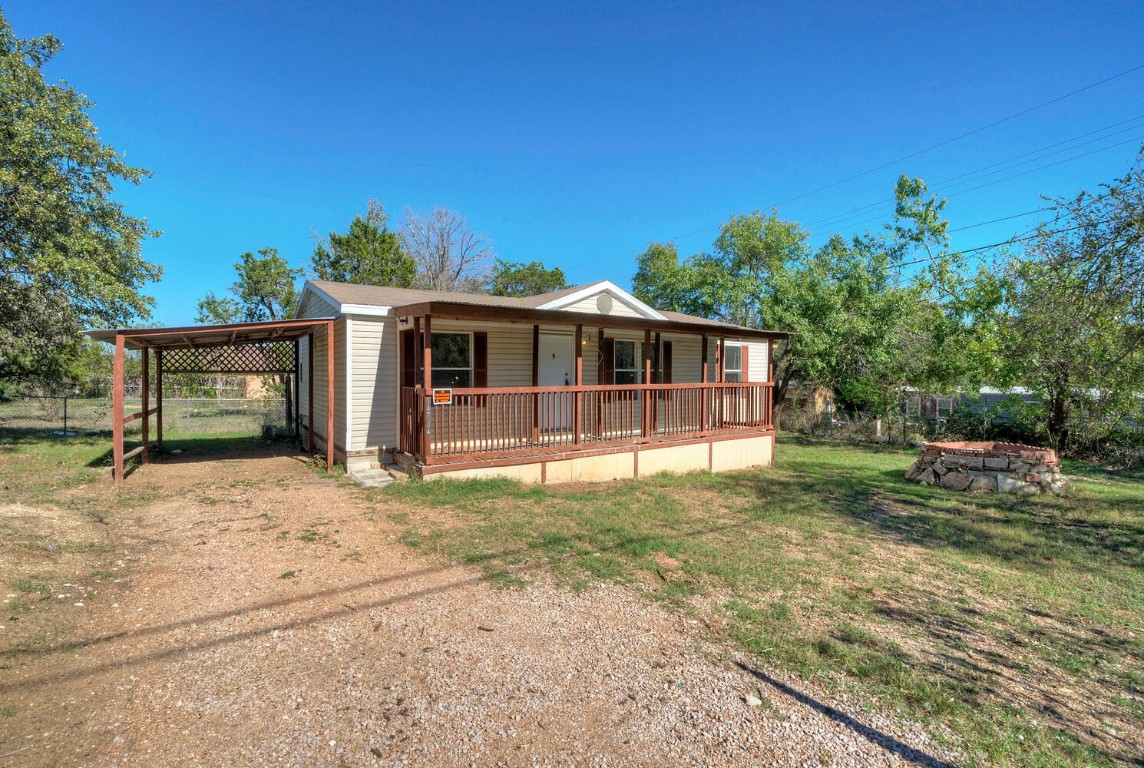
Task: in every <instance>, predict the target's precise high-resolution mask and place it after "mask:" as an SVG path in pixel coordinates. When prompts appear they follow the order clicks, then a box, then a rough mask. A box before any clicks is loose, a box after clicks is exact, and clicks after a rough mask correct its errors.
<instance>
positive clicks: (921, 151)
mask: <svg viewBox="0 0 1144 768" xmlns="http://www.w3.org/2000/svg"><path fill="white" fill-rule="evenodd" d="M1142 69H1144V64H1138V65H1136V66H1134V67H1131V68H1129V69H1126V70H1124V71H1122V72H1118V73H1116V74H1115V75H1111V76H1109V77H1106V78H1104V79H1102V80H1098V81H1096V82H1094V83H1089V84H1088V85H1085V86H1083V87H1081V88H1077V89H1076V90H1073V91H1069V92H1068V93H1065V94H1061V95H1060V96H1057V97H1055V98H1052V99H1049V100H1048V101H1044V102H1041V103H1040V104H1036V105H1034V106H1032V107H1028V108H1026V109H1023V110H1021V111H1019V112H1014V113H1013V114H1011V115H1008V116H1006V117H1003V118H1001V119H1000V120H994V121H993V122H991V123H987V124H986V125H982V126H980V127H978V128H974V129H973V130H970V131H966V132H964V133H961V134H959V135H957V136H954V137H952V138H949V139H945V140H943V141H939V142H937V143H936V144H931V145H930V146H928V147H925V148H923V149H919V150H917V151H916V152H911V153H910V154H907V155H903V156H902V157H899V158H896V159H894V160H890V161H889V162H886V163H883V164H882V165H879V166H876V167H874V168H870V169H867V170H865V171H862V172H861V173H857V174H854V175H853V176H848V177H846V178H844V179H840V180H838V181H835V182H831V183H830V184H827V185H825V186H822V187H818V188H816V189H812V190H810V191H808V192H804V193H802V194H800V195H796V196H795V197H791V198H788V199H787V200H784V201H782V202H779V203H774V204H772V205H768V206H766V207H767V208H777V207H778V206H780V205H786V204H787V203H791V202H794V201H796V200H802V199H804V198H807V197H810V196H811V195H815V194H818V193H819V192H824V191H826V190H827V189H832V188H834V187H837V186H839V185H841V184H845V183H847V182H850V181H853V180H855V179H859V178H862V177H864V176H868V175H870V174H871V173H875V172H877V171H880V170H883V169H885V168H888V167H889V166H891V165H895V164H897V163H900V162H903V161H905V160H909V159H912V158H914V157H918V156H919V155H923V154H926V153H928V152H932V151H933V150H935V149H939V148H941V147H944V146H947V145H949V144H952V143H954V142H957V141H961V140H962V139H965V138H968V137H970V136H974V135H976V134H978V133H982V132H983V131H987V130H989V129H990V128H995V127H996V126H998V125H1002V124H1004V123H1007V122H1010V121H1012V120H1016V119H1017V118H1019V117H1023V116H1025V115H1028V114H1030V113H1032V112H1035V111H1037V110H1039V109H1043V108H1044V107H1047V106H1050V105H1052V104H1056V103H1058V102H1060V101H1064V100H1065V99H1068V98H1071V97H1072V96H1076V95H1078V94H1081V93H1084V92H1085V91H1089V90H1092V89H1093V88H1096V87H1099V86H1101V85H1104V84H1106V83H1110V82H1112V81H1113V80H1118V79H1120V78H1122V77H1126V76H1127V75H1130V74H1132V73H1134V72H1138V71H1140V70H1142ZM1140 117H1144V116H1137V117H1135V118H1130V119H1129V120H1125V121H1122V122H1120V123H1114V124H1113V125H1111V126H1106V127H1105V128H1101V129H1097V130H1096V131H1092V132H1090V133H1086V134H1081V135H1080V136H1076V137H1073V138H1072V139H1066V140H1065V141H1064V142H1059V143H1058V144H1054V145H1049V147H1043V148H1042V149H1041V150H1033V152H1034V153H1035V152H1038V151H1042V150H1043V149H1048V148H1052V147H1055V146H1058V145H1059V144H1060V143H1068V142H1070V141H1075V140H1076V139H1077V138H1084V137H1086V136H1089V135H1092V134H1093V133H1100V132H1101V131H1104V130H1108V129H1109V128H1114V127H1118V126H1120V125H1123V124H1125V123H1128V122H1132V121H1134V120H1137V119H1139V118H1140ZM1074 149H1075V147H1074ZM1106 149H1107V148H1106ZM1097 151H1103V150H1097ZM1090 154H1092V153H1090ZM1020 157H1023V155H1018V156H1017V158H1010V160H1013V159H1018V158H1020ZM1072 159H1076V158H1072ZM1000 162H1001V163H1004V162H1008V161H1000ZM1062 162H1067V161H1062ZM988 167H990V166H986V167H985V168H988ZM1047 167H1051V166H1047ZM978 170H984V169H978ZM1038 170H1043V168H1042V169H1038ZM976 172H977V171H971V172H969V173H976ZM953 178H955V179H956V178H960V177H959V176H958V177H953ZM1014 178H1015V177H1014ZM875 205H877V204H875ZM852 213H853V212H852ZM879 218H881V217H879ZM719 226H720V225H718V224H713V225H709V226H705V227H700V228H699V229H696V230H692V231H691V232H687V233H684V234H682V235H673V236H671V237H669V238H668V240H669V241H671V242H674V241H676V240H680V239H682V238H686V237H691V236H692V235H697V234H700V233H702V232H707V231H709V230H712V229H718V228H719ZM614 259H615V257H613V256H607V257H604V258H601V259H595V260H593V261H588V262H581V263H580V266H587V265H591V264H600V263H603V262H605V261H613V260H614Z"/></svg>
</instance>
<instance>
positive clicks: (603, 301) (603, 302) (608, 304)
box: [596, 293, 613, 315]
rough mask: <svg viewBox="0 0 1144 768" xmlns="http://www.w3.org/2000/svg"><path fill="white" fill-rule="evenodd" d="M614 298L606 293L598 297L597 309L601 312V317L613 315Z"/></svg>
mask: <svg viewBox="0 0 1144 768" xmlns="http://www.w3.org/2000/svg"><path fill="white" fill-rule="evenodd" d="M612 306H613V305H612V297H611V296H609V295H608V294H606V293H601V294H600V295H599V296H597V297H596V307H597V308H598V309H599V310H600V314H601V315H610V314H612Z"/></svg>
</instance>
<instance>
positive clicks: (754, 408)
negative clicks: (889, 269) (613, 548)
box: [297, 281, 787, 482]
mask: <svg viewBox="0 0 1144 768" xmlns="http://www.w3.org/2000/svg"><path fill="white" fill-rule="evenodd" d="M297 317H298V318H299V319H304V318H330V317H332V318H335V322H334V334H333V340H334V363H333V371H334V373H333V376H334V388H333V391H334V402H333V409H334V414H333V425H334V428H333V434H332V436H330V435H327V434H325V433H326V429H325V425H326V422H327V413H328V411H327V408H328V406H329V404H328V403H327V402H326V397H325V393H326V391H327V386H326V365H325V363H324V361H325V360H326V359H327V358H326V349H325V344H326V339H325V337H324V336H315V337H314V341H313V344H314V350H313V352H314V354H313V358H314V359H316V360H318V361H321V363H320V364H319V365H312V363H311V362H310V357H311V355H310V350H309V349H308V348H307V342H306V339H302V340H301V348H300V361H299V363H300V364H299V369H300V371H301V381H300V382H299V386H298V392H299V393H305V392H308V391H311V390H312V391H313V392H314V393H315V394H314V402H313V411H314V412H313V414H311V413H310V406H309V402H308V400H307V398H306V397H301V398H299V414H298V418H299V420H300V423H301V424H302V425H306V426H309V425H311V424H312V426H313V429H314V436H315V442H316V443H317V445H315V446H311V448H317V447H318V446H322V447H324V446H325V443H326V440H327V439H331V438H332V440H333V446H334V452H335V455H336V456H337V457H338V458H339V459H344V460H345V462H346V465H347V469H350V470H354V469H355V468H357V467H360V466H362V465H368V464H370V463H373V462H378V461H381V460H386V459H387V458H388V457H387V456H386V455H387V454H388V455H392V456H393V457H394V459H395V460H396V461H398V462H399V463H400V464H402V465H403V466H404V467H406V468H407V469H408V470H409V471H411V472H414V473H416V474H420V475H433V474H439V473H449V474H452V475H454V476H460V477H472V476H488V475H506V476H511V477H516V478H519V479H522V480H525V481H530V482H562V481H573V480H608V479H614V478H625V477H637V476H640V475H645V474H651V473H654V472H660V471H665V470H666V471H688V470H692V469H711V470H726V469H737V468H741V467H747V466H755V465H769V464H771V463H772V461H773V458H774V430H773V427H772V421H771V408H772V385H771V381H772V367H771V357H772V352H773V347H774V342H775V340H777V339H781V338H785V337H786V336H787V334H785V333H782V332H776V331H762V330H755V329H749V328H742V327H739V326H734V325H729V324H725V323H718V322H715V321H711V320H707V319H703V318H698V317H691V316H688V315H683V314H679V313H675V312H661V311H657V310H655V309H653V308H652V307H650V306H648V305H646V304H644V303H643V302H641V301H639V300H638V299H636V298H635V297H634V296H632V295H631V294H629V293H627V292H626V291H624V290H622V289H620V288H619V287H617V286H616V285H614V284H612V283H610V282H608V281H602V282H598V283H592V284H590V285H584V286H578V287H575V288H569V289H566V290H562V291H556V292H554V293H548V294H543V295H540V296H532V297H526V298H512V297H498V296H486V295H480V294H459V293H442V292H435V291H420V290H411V289H403V288H386V287H377V286H368V285H351V284H346V283H332V282H324V281H309V282H307V283H306V285H305V287H304V288H303V289H302V293H301V296H300V298H299V303H298V310H297ZM311 376H312V377H313V381H312V382H311V381H310V380H309V377H311ZM307 431H308V430H305V429H303V430H302V431H301V433H302V434H305V433H306V432H307Z"/></svg>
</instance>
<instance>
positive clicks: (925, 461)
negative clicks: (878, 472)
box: [906, 442, 1073, 496]
mask: <svg viewBox="0 0 1144 768" xmlns="http://www.w3.org/2000/svg"><path fill="white" fill-rule="evenodd" d="M906 479H907V480H916V481H917V482H919V483H921V484H922V485H941V486H943V487H945V488H950V489H952V490H955V491H1004V492H1009V493H1028V494H1032V493H1042V492H1044V491H1051V492H1052V493H1055V494H1057V495H1058V496H1064V495H1065V494H1066V493H1068V492H1069V491H1071V490H1072V487H1073V485H1072V482H1071V481H1070V480H1069V479H1068V478H1067V477H1065V476H1064V475H1062V474H1061V462H1060V460H1059V459H1057V454H1056V451H1053V450H1052V449H1049V448H1034V447H1033V446H1029V445H1017V444H1015V443H992V442H978V443H926V445H925V447H924V448H922V455H921V457H920V458H919V459H918V460H917V461H915V462H914V465H913V466H912V467H910V469H909V471H908V472H906Z"/></svg>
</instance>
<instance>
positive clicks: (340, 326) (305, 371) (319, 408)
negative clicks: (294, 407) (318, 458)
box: [298, 318, 346, 448]
mask: <svg viewBox="0 0 1144 768" xmlns="http://www.w3.org/2000/svg"><path fill="white" fill-rule="evenodd" d="M326 343H327V340H326V333H325V331H320V332H318V333H315V334H314V349H313V354H314V414H313V424H314V433H315V434H316V435H320V436H321V437H322V439H323V440H324V439H325V438H326ZM345 351H346V321H345V319H344V318H338V319H337V320H335V321H334V382H335V386H334V445H335V446H337V447H338V448H344V447H345V446H343V445H342V442H343V440H342V439H341V437H342V436H344V435H345V428H346V418H345V413H346V411H345V399H346V393H345V386H344V382H345V380H346V379H345V370H346V369H345V364H346V352H345ZM299 353H300V354H299V357H300V358H301V361H300V362H301V367H302V378H301V381H300V382H299V387H298V393H299V395H300V400H301V404H300V406H299V408H298V410H299V412H300V413H301V414H302V415H303V417H304V418H303V424H307V423H309V420H310V412H309V410H310V409H309V406H310V402H309V400H310V383H309V380H308V379H307V376H308V375H309V364H308V360H309V355H310V350H309V349H308V348H307V344H306V341H305V339H303V340H302V343H301V345H300V350H299ZM339 383H342V384H343V385H342V386H337V385H338V384H339Z"/></svg>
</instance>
